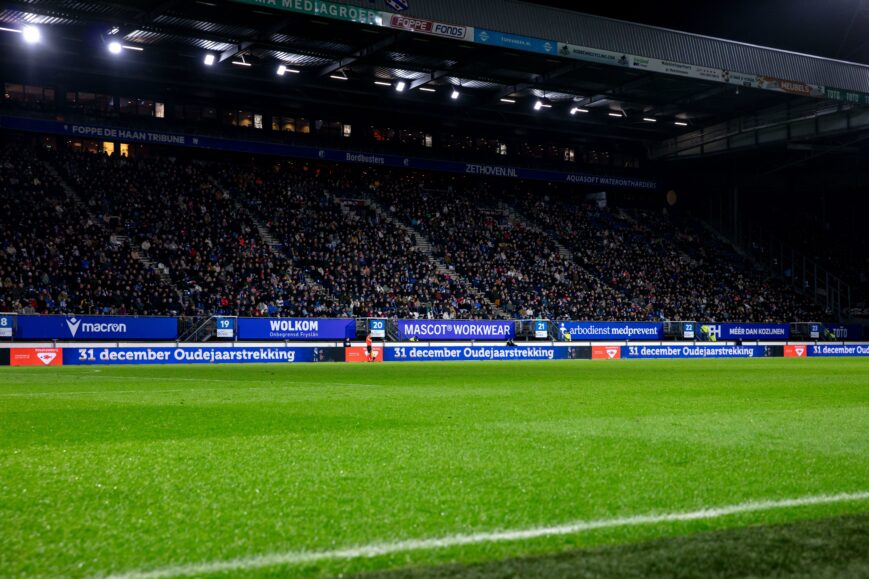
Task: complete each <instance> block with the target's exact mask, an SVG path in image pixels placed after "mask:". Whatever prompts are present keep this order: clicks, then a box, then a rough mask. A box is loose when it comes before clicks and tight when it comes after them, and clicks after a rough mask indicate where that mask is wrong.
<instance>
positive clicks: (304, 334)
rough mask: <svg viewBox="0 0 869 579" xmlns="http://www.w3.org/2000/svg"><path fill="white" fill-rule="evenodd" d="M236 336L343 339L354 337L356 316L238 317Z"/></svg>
mask: <svg viewBox="0 0 869 579" xmlns="http://www.w3.org/2000/svg"><path fill="white" fill-rule="evenodd" d="M236 325H237V331H238V339H239V340H343V339H344V338H355V337H356V320H354V319H348V318H342V319H322V318H238V320H236Z"/></svg>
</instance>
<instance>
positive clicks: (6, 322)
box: [0, 314, 15, 338]
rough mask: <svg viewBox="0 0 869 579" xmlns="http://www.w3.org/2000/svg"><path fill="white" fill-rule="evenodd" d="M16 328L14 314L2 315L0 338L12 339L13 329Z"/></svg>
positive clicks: (0, 318)
mask: <svg viewBox="0 0 869 579" xmlns="http://www.w3.org/2000/svg"><path fill="white" fill-rule="evenodd" d="M14 326H15V316H14V315H12V314H0V338H11V337H12V328H13V327H14Z"/></svg>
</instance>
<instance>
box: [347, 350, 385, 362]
mask: <svg viewBox="0 0 869 579" xmlns="http://www.w3.org/2000/svg"><path fill="white" fill-rule="evenodd" d="M371 350H372V351H371V356H372V358H373V359H372V360H371V361H372V362H383V348H382V347H380V346H375V347H374V348H372V349H371ZM344 361H345V362H367V361H368V352H367V351H366V350H365V346H352V347H350V348H344Z"/></svg>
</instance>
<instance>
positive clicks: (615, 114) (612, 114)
mask: <svg viewBox="0 0 869 579" xmlns="http://www.w3.org/2000/svg"><path fill="white" fill-rule="evenodd" d="M607 114H608V115H609V116H611V117H616V118H619V119H620V118H622V115H621V113H607Z"/></svg>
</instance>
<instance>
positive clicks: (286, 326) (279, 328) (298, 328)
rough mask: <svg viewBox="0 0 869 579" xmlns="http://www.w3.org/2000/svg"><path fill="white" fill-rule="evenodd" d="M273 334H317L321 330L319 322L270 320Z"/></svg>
mask: <svg viewBox="0 0 869 579" xmlns="http://www.w3.org/2000/svg"><path fill="white" fill-rule="evenodd" d="M269 329H270V330H271V331H272V332H317V331H319V330H320V322H319V321H318V320H269Z"/></svg>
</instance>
